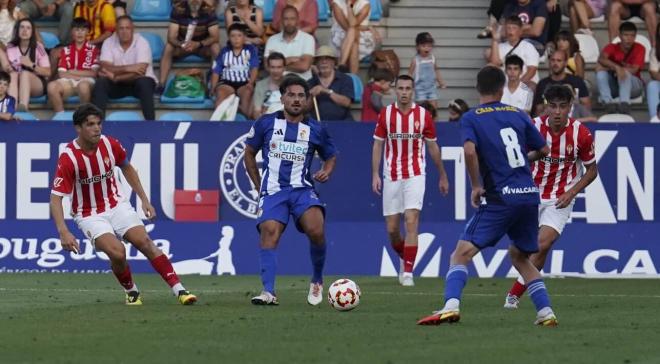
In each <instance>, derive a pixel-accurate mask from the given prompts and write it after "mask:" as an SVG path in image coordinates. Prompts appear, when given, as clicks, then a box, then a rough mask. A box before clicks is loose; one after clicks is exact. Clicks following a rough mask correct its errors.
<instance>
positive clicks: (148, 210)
mask: <svg viewBox="0 0 660 364" xmlns="http://www.w3.org/2000/svg"><path fill="white" fill-rule="evenodd" d="M120 168H121V171H122V173H124V177H125V178H126V182H128V184H129V185H130V186H131V188H132V189H133V191H135V193H136V194H137V195H138V197H139V198H140V200H141V201H142V211H144V215H145V216H146V217H147V218H148V219H149V220H153V219H155V218H156V209H154V207H153V206H152V205H151V202H149V198H148V197H147V194H146V193H145V192H144V188H142V182H140V176H138V173H137V171H136V170H135V168H133V166H132V165H131V164H130V163H128V162H126V163H124V165H122V166H121V167H120Z"/></svg>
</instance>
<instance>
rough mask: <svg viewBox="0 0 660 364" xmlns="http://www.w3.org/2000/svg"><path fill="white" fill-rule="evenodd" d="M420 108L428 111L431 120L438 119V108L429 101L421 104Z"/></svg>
mask: <svg viewBox="0 0 660 364" xmlns="http://www.w3.org/2000/svg"><path fill="white" fill-rule="evenodd" d="M419 106H420V107H422V108H424V109H426V111H428V112H429V114H431V120H435V119H436V118H437V117H438V108H436V107H435V106H433V104H432V103H430V102H428V101H424V102H422V103H421V104H419Z"/></svg>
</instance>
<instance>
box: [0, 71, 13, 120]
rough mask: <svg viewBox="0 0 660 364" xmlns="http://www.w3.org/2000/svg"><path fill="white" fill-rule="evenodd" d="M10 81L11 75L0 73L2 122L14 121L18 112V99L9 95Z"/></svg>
mask: <svg viewBox="0 0 660 364" xmlns="http://www.w3.org/2000/svg"><path fill="white" fill-rule="evenodd" d="M9 81H11V77H9V73H7V72H5V71H0V120H13V119H14V112H16V99H15V98H13V97H11V96H9V95H7V90H8V89H9Z"/></svg>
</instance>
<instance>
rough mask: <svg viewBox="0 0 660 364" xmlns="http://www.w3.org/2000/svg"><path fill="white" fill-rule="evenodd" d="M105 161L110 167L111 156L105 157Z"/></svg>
mask: <svg viewBox="0 0 660 364" xmlns="http://www.w3.org/2000/svg"><path fill="white" fill-rule="evenodd" d="M103 163H105V166H106V167H110V158H108V157H105V158H103Z"/></svg>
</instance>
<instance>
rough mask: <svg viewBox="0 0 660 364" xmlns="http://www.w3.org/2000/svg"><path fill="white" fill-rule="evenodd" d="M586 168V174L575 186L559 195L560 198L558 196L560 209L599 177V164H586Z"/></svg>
mask: <svg viewBox="0 0 660 364" xmlns="http://www.w3.org/2000/svg"><path fill="white" fill-rule="evenodd" d="M585 168H586V171H585V172H584V176H582V178H580V180H579V181H578V183H576V184H575V186H573V187H571V188H570V189H569V190H568V191H566V192H564V193H563V194H562V195H561V196H559V198H557V202H556V203H555V206H557V208H558V209H563V208H564V207H567V206H568V205H570V204H571V201H573V199H574V198H575V196H577V194H578V193H580V192H582V190H584V189H585V188H586V187H587V186H589V185H590V184H591V182H593V181H594V180H595V179H596V177H598V165H597V164H596V162H593V163H591V164H589V165H587V166H585Z"/></svg>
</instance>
